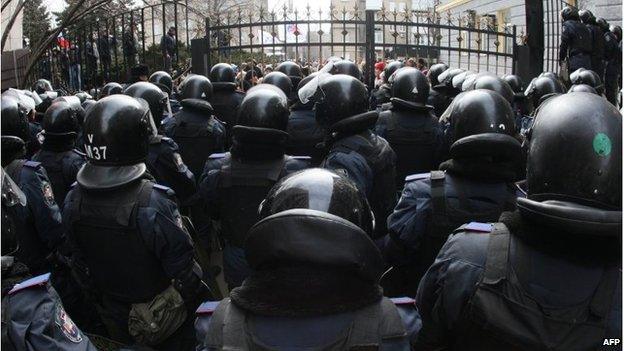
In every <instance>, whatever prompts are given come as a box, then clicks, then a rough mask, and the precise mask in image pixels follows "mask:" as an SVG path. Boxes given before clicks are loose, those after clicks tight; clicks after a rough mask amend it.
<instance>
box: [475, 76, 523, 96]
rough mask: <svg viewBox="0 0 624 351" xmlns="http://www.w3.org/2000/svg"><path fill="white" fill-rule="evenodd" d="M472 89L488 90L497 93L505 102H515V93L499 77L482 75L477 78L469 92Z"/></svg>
mask: <svg viewBox="0 0 624 351" xmlns="http://www.w3.org/2000/svg"><path fill="white" fill-rule="evenodd" d="M472 89H487V90H492V91H495V92H497V93H499V94H501V95H502V96H503V97H504V98H505V100H507V101H509V103H512V102H513V99H514V92H513V90H512V89H511V87H510V86H509V84H507V82H505V81H504V80H503V79H502V78H500V77H497V76H495V75H490V74H486V75H481V76H479V77H477V78H476V79H475V80H474V82H473V83H472V86H471V88H470V89H469V90H472Z"/></svg>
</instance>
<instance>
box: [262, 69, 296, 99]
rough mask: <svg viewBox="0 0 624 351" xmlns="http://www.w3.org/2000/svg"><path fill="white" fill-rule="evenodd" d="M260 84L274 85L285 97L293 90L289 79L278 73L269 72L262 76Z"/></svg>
mask: <svg viewBox="0 0 624 351" xmlns="http://www.w3.org/2000/svg"><path fill="white" fill-rule="evenodd" d="M262 83H264V84H271V85H275V86H276V87H278V88H280V89H281V90H282V91H283V92H284V94H286V96H289V95H290V93H291V92H292V90H293V84H292V81H291V80H290V78H288V76H287V75H286V74H284V73H282V72H278V71H275V72H271V73H269V74H267V75H266V76H264V79H262Z"/></svg>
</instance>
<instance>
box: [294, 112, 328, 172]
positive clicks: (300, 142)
mask: <svg viewBox="0 0 624 351" xmlns="http://www.w3.org/2000/svg"><path fill="white" fill-rule="evenodd" d="M286 132H288V134H289V135H290V139H289V140H288V146H287V147H286V152H287V153H288V154H290V155H300V156H310V157H311V158H312V164H314V165H318V164H319V163H320V162H321V160H322V158H323V150H322V149H320V148H318V147H317V144H319V143H321V142H322V141H323V139H324V138H325V132H324V131H323V129H322V128H321V127H320V126H319V125H318V123H316V119H315V117H314V111H313V110H312V107H307V106H305V105H301V103H299V102H297V103H295V105H293V106H292V107H291V112H290V116H289V117H288V127H287V129H286Z"/></svg>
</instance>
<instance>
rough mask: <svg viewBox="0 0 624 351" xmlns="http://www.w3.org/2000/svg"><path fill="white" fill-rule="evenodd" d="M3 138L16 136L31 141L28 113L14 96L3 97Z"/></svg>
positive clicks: (0, 103) (0, 101)
mask: <svg viewBox="0 0 624 351" xmlns="http://www.w3.org/2000/svg"><path fill="white" fill-rule="evenodd" d="M0 105H1V106H0V108H1V109H2V112H1V116H2V117H1V118H0V120H1V121H2V136H14V137H18V138H20V139H22V140H23V141H24V142H27V141H28V140H29V139H30V134H29V128H28V111H27V110H26V108H24V107H23V106H21V104H20V102H19V101H18V100H17V99H16V98H15V97H13V96H8V95H2V98H1V100H0Z"/></svg>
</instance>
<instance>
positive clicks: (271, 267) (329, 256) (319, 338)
mask: <svg viewBox="0 0 624 351" xmlns="http://www.w3.org/2000/svg"><path fill="white" fill-rule="evenodd" d="M260 215H261V217H262V218H263V219H262V220H261V221H260V222H258V223H257V224H256V225H254V226H253V227H252V229H251V230H250V232H249V236H248V239H247V241H246V243H245V252H246V255H247V257H248V259H249V263H250V265H251V267H252V268H253V271H252V273H251V275H250V276H249V277H248V278H247V279H246V280H245V282H244V283H243V285H242V286H241V287H238V288H236V289H234V290H233V291H232V292H231V293H230V297H229V298H227V299H225V300H223V301H221V302H220V303H218V302H208V303H204V304H203V305H202V306H200V308H199V309H198V319H197V322H196V331H197V338H198V341H199V342H200V345H199V346H198V349H201V350H228V349H238V348H240V349H258V348H262V349H282V348H283V349H293V350H294V349H308V348H309V349H318V350H356V349H360V347H361V348H371V349H373V348H375V349H380V350H385V349H392V350H409V349H410V346H409V342H410V341H411V340H415V337H416V335H417V333H418V329H419V328H420V323H419V318H418V312H417V311H416V310H415V309H414V307H413V300H412V299H409V298H402V299H393V301H392V300H390V299H388V298H386V297H383V296H382V290H381V288H380V287H379V285H378V281H379V277H380V276H381V273H382V271H383V260H382V258H381V255H380V253H379V250H378V249H377V247H375V244H374V243H373V241H372V240H371V239H370V237H369V235H371V233H372V232H373V229H372V227H373V221H372V214H371V212H370V208H369V206H368V203H367V201H366V197H365V196H364V194H363V193H362V192H361V191H360V190H359V189H358V188H357V187H356V186H355V184H353V183H352V182H351V181H349V180H348V179H346V178H345V177H342V176H340V175H338V174H336V173H334V172H331V171H328V170H323V169H310V170H305V171H301V172H297V173H295V174H293V175H291V176H289V177H286V178H284V179H282V180H281V181H280V182H279V183H277V184H276V185H275V186H274V187H273V188H272V189H271V191H270V192H269V194H268V195H267V197H266V199H265V200H264V201H263V203H262V205H261V209H260ZM243 320H245V321H248V322H247V323H239V321H243Z"/></svg>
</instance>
